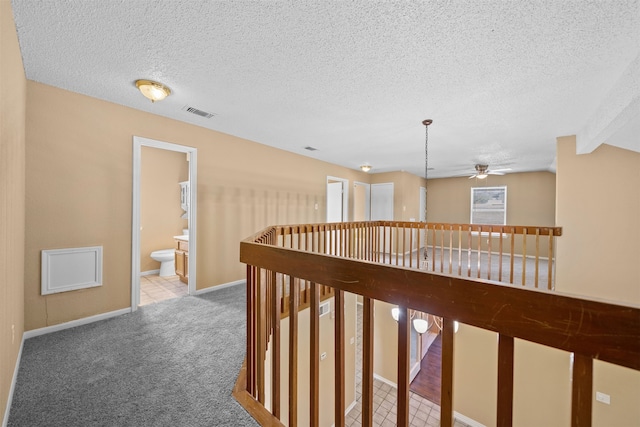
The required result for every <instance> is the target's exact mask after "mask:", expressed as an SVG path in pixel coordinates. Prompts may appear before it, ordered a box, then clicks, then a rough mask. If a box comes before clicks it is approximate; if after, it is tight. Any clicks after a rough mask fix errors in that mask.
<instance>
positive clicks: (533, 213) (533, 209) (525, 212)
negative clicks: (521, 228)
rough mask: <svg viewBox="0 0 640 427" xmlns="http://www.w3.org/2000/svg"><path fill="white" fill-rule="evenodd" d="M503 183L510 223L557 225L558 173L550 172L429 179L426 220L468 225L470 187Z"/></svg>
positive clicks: (492, 185)
mask: <svg viewBox="0 0 640 427" xmlns="http://www.w3.org/2000/svg"><path fill="white" fill-rule="evenodd" d="M503 185H506V186H507V224H513V225H539V226H555V225H556V222H555V208H556V196H555V194H556V175H555V174H554V173H551V172H528V173H510V174H506V175H502V176H501V175H490V176H489V177H488V178H487V179H485V180H482V181H481V180H475V179H468V178H466V177H460V178H441V179H430V180H429V191H428V194H427V211H428V217H427V219H428V220H429V222H449V223H461V224H468V223H469V221H470V219H471V188H472V187H499V186H503ZM558 225H560V226H562V224H558Z"/></svg>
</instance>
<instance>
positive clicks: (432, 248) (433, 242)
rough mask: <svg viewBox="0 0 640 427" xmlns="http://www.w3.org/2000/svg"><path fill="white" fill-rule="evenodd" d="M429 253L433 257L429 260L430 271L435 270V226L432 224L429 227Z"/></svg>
mask: <svg viewBox="0 0 640 427" xmlns="http://www.w3.org/2000/svg"><path fill="white" fill-rule="evenodd" d="M431 255H432V257H433V259H432V260H431V271H436V226H435V224H434V225H433V228H432V229H431Z"/></svg>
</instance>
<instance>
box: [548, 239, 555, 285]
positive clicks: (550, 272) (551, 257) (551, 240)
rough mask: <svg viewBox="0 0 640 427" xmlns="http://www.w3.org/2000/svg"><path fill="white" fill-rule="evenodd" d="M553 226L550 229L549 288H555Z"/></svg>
mask: <svg viewBox="0 0 640 427" xmlns="http://www.w3.org/2000/svg"><path fill="white" fill-rule="evenodd" d="M553 239H554V237H553V228H550V229H549V253H548V254H547V255H548V258H547V259H548V261H547V289H549V290H553V289H555V286H554V285H553Z"/></svg>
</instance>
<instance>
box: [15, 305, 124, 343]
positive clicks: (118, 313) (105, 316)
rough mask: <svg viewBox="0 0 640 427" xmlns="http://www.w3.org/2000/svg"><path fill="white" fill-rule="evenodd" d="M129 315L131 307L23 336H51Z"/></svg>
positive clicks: (60, 324)
mask: <svg viewBox="0 0 640 427" xmlns="http://www.w3.org/2000/svg"><path fill="white" fill-rule="evenodd" d="M127 313H131V307H127V308H123V309H120V310H115V311H110V312H108V313H101V314H96V315H95V316H89V317H83V318H82V319H77V320H72V321H70V322H65V323H59V324H57V325H52V326H45V327H44V328H39V329H32V330H30V331H25V333H24V335H23V339H29V338H33V337H37V336H40V335H45V334H50V333H52V332H58V331H63V330H65V329H69V328H75V327H76V326H82V325H86V324H88V323H93V322H98V321H100V320H105V319H110V318H112V317H117V316H121V315H123V314H127Z"/></svg>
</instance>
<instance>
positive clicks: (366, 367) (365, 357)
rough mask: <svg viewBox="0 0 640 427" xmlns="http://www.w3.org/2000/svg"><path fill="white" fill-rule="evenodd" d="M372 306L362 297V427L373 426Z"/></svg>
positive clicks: (371, 303) (370, 301) (370, 302)
mask: <svg viewBox="0 0 640 427" xmlns="http://www.w3.org/2000/svg"><path fill="white" fill-rule="evenodd" d="M373 304H374V301H373V300H372V299H371V298H367V297H364V299H363V305H362V427H372V426H373V351H374V350H373V349H374V347H373Z"/></svg>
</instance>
